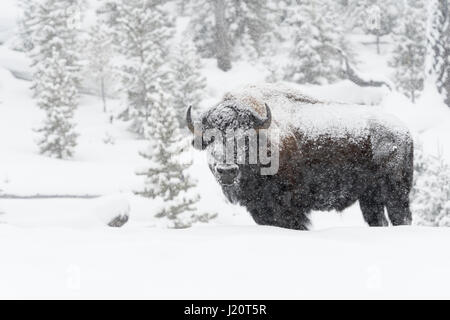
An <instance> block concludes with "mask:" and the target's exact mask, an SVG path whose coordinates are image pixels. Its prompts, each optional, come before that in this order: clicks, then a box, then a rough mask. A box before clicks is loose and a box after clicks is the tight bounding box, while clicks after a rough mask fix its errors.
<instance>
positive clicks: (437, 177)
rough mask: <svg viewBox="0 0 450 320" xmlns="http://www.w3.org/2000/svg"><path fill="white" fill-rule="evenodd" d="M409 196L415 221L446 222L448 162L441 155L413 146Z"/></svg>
mask: <svg viewBox="0 0 450 320" xmlns="http://www.w3.org/2000/svg"><path fill="white" fill-rule="evenodd" d="M411 199H412V208H413V212H414V213H415V215H416V216H415V218H414V220H415V223H416V224H419V225H425V226H435V227H444V226H445V227H449V226H450V166H449V165H448V163H447V162H446V161H445V159H444V158H443V157H442V156H441V155H438V156H431V155H426V154H424V152H423V150H422V149H421V148H420V147H418V148H416V151H415V156H414V187H413V190H412V193H411Z"/></svg>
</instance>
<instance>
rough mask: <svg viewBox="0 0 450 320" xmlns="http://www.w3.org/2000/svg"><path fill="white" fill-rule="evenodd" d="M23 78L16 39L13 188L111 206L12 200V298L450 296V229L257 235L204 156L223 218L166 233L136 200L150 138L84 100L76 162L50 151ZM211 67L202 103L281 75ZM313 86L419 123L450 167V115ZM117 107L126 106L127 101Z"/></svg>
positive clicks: (7, 259)
mask: <svg viewBox="0 0 450 320" xmlns="http://www.w3.org/2000/svg"><path fill="white" fill-rule="evenodd" d="M13 2H14V1H7V3H8V6H7V7H6V8H9V9H10V10H9V9H8V10H9V11H8V10H6V11H4V12H3V13H4V15H5V17H8V19H10V18H9V17H13V13H14V10H15V7H14V5H11V3H13ZM5 3H6V2H5ZM2 8H3V4H2ZM2 16H3V15H2ZM8 19H3V20H2V21H4V23H5V26H3V25H0V27H1V30H0V40H2V41H7V40H8V36H7V35H8V34H10V33H11V30H10V29H11V27H10V26H11V22H10V21H9V20H8ZM0 20H1V19H0ZM2 30H3V31H5V32H4V33H2V32H1V31H2ZM363 40H364V39H361V38H360V37H358V36H355V37H354V39H352V41H353V43H354V45H355V51H356V52H358V54H359V55H360V57H359V58H360V60H361V61H362V63H361V68H362V69H363V71H366V72H371V73H372V72H373V71H379V72H381V73H382V74H383V75H384V76H389V74H390V70H389V69H388V68H387V67H386V63H385V59H380V57H379V56H377V55H376V54H375V53H374V49H373V47H370V46H366V45H364V44H363V42H364V41H363ZM388 49H389V48H384V50H387V51H388ZM384 53H385V52H384ZM10 71H13V72H14V71H19V72H21V73H26V72H28V68H27V61H26V58H25V57H24V56H23V55H21V54H19V53H17V52H14V51H11V49H9V47H8V46H7V44H4V45H1V46H0V150H1V151H0V190H1V192H2V193H3V194H11V195H19V196H34V195H39V194H40V195H71V196H74V195H76V196H85V195H93V196H106V198H94V199H2V198H0V257H2V263H1V264H0V297H1V298H273V299H278V298H395V297H408V298H450V289H449V288H450V254H449V253H448V252H449V250H448V248H447V247H448V243H450V231H449V230H448V229H446V228H441V229H429V228H417V227H404V228H395V229H394V228H383V229H373V228H368V227H367V226H366V225H365V224H364V222H363V220H362V217H361V213H360V211H359V208H358V206H357V205H356V206H353V207H351V208H349V209H348V210H346V211H345V212H343V213H341V214H336V213H333V212H332V213H315V214H313V223H314V231H311V232H296V231H290V230H282V229H277V228H269V227H261V226H256V225H255V224H254V222H253V221H252V220H251V218H250V217H249V215H248V214H247V213H246V212H245V210H244V209H243V208H239V207H236V206H232V205H230V204H228V203H226V202H225V199H224V197H223V196H222V194H221V191H220V189H219V187H218V185H217V184H216V183H215V181H214V179H213V177H212V175H211V174H210V173H209V171H208V169H207V167H206V163H205V159H204V155H203V154H201V153H194V152H193V154H192V155H193V157H194V160H195V162H194V166H193V168H192V175H194V176H195V177H196V178H197V179H198V180H199V189H198V190H199V192H200V193H201V195H202V202H201V204H200V210H202V211H213V212H218V213H219V218H218V219H216V221H214V223H212V224H211V225H208V226H202V227H195V228H192V229H189V230H167V229H161V228H155V227H154V226H155V220H154V218H153V216H152V204H151V202H149V201H148V200H145V199H141V198H139V197H136V196H133V195H132V191H133V190H134V189H136V188H138V187H139V185H140V180H139V179H138V178H137V177H136V175H135V174H134V172H135V170H136V169H137V168H139V167H140V166H141V165H142V164H144V163H145V162H144V161H143V159H141V158H140V157H139V156H138V152H137V151H138V150H140V149H142V148H144V147H145V145H146V143H145V141H140V140H136V138H135V137H134V136H133V135H131V134H130V133H129V132H127V130H126V124H123V123H121V122H115V123H114V124H113V125H111V124H109V122H108V118H109V116H108V114H105V113H103V112H102V106H101V102H100V99H98V98H97V97H93V96H88V95H84V96H82V99H81V105H80V108H79V110H78V111H77V114H76V117H77V119H76V121H77V123H78V131H79V132H80V134H81V136H80V140H79V146H78V147H77V153H76V155H75V157H74V159H72V160H69V161H60V160H54V159H50V158H47V157H43V156H40V155H38V154H37V150H36V146H35V143H34V138H35V135H34V133H33V131H32V128H35V127H36V126H37V125H38V124H39V123H40V121H41V112H40V111H39V110H38V108H37V107H36V105H35V103H34V101H33V100H32V99H31V94H30V90H29V87H30V83H29V82H27V81H24V80H19V79H17V78H15V77H14V76H13V75H12V73H11V72H10ZM204 71H205V72H204V73H205V76H206V77H207V80H208V88H207V97H206V99H205V100H204V103H203V104H202V106H199V108H200V107H201V108H204V107H207V106H208V105H210V104H211V103H213V102H215V101H216V100H217V99H219V98H220V97H221V95H222V94H223V93H224V92H226V91H227V90H229V89H232V88H233V87H235V86H237V85H239V84H246V83H256V82H262V81H263V79H264V77H265V75H266V74H267V71H266V70H264V69H262V68H261V67H258V66H251V65H249V64H246V63H236V64H235V65H234V68H233V70H232V71H231V72H229V73H223V72H221V71H219V70H218V69H216V68H215V62H214V61H211V60H207V61H205V70H204ZM304 90H305V92H306V93H309V94H312V95H315V96H318V97H321V98H323V99H333V100H339V101H347V102H354V103H365V104H380V105H381V106H382V107H383V108H384V109H385V110H386V111H387V112H391V113H393V114H396V115H397V116H398V117H400V118H401V119H402V120H403V121H404V122H405V123H407V124H408V126H409V127H410V129H411V131H412V132H413V133H414V135H415V137H416V139H417V141H420V143H421V144H423V146H424V149H425V150H426V151H427V152H428V153H434V154H436V153H438V152H440V153H442V154H444V156H445V157H446V158H447V159H449V160H450V148H448V143H447V145H445V141H448V138H449V137H450V114H449V112H448V110H439V109H437V108H436V110H434V109H433V111H430V109H429V108H426V109H425V108H423V104H422V105H420V104H418V105H417V106H412V105H411V104H410V103H409V102H408V100H407V99H406V98H403V97H401V96H399V95H398V94H392V93H389V92H387V91H386V90H384V89H361V88H358V87H356V86H354V85H353V84H351V83H349V82H347V81H343V82H340V83H337V84H335V85H332V86H328V87H322V88H320V87H305V88H304ZM424 101H432V100H430V99H428V100H425V99H424ZM423 103H426V102H423ZM108 105H109V108H110V110H112V111H115V110H118V108H120V102H119V101H116V100H109V101H108ZM105 137H112V138H113V140H114V144H107V143H105V142H104V140H105ZM118 199H122V200H118ZM123 199H125V200H123ZM117 201H118V202H117ZM124 201H125V202H126V203H125V205H124V204H123V202H124ZM117 203H119V204H120V205H119V206H120V207H126V206H127V205H129V206H130V210H131V211H130V220H129V222H128V223H127V224H126V225H125V226H124V227H123V228H120V229H114V228H109V227H107V226H106V223H105V221H107V219H108V214H109V213H108V209H109V208H111V206H114V207H115V206H116V204H117ZM114 209H116V208H111V210H112V211H114ZM105 210H106V212H105ZM105 216H106V217H105Z"/></svg>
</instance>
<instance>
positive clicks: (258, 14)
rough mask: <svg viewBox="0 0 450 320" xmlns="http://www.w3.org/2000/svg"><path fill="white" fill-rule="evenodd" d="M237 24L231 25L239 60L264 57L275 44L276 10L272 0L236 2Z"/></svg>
mask: <svg viewBox="0 0 450 320" xmlns="http://www.w3.org/2000/svg"><path fill="white" fill-rule="evenodd" d="M234 10H235V19H234V20H235V23H233V24H232V25H231V32H233V38H234V39H236V43H235V47H237V48H236V49H238V51H239V52H238V54H239V58H241V57H245V58H247V59H249V60H254V59H257V58H259V57H261V56H263V55H264V54H265V53H266V52H267V51H268V50H270V47H269V45H270V44H272V43H273V40H274V39H273V37H274V33H273V32H271V31H273V30H274V23H275V21H276V20H275V19H276V15H275V10H274V8H272V7H271V1H270V0H235V8H234Z"/></svg>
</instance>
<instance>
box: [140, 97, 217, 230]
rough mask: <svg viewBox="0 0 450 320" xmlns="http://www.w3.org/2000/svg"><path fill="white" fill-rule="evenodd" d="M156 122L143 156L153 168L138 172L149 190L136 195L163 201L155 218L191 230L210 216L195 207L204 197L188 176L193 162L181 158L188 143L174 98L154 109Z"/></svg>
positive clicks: (175, 226)
mask: <svg viewBox="0 0 450 320" xmlns="http://www.w3.org/2000/svg"><path fill="white" fill-rule="evenodd" d="M152 119H153V120H154V126H153V128H152V132H151V134H152V138H153V139H152V143H151V144H150V145H149V148H148V150H147V151H145V152H141V153H140V154H141V156H142V157H144V158H145V159H147V160H149V162H150V165H149V167H148V168H146V169H145V170H142V171H138V172H137V175H139V176H144V177H145V187H144V190H142V191H136V192H135V193H136V194H138V195H141V196H143V197H147V198H151V199H155V200H156V201H159V203H160V205H159V207H158V208H157V209H156V211H155V216H156V217H157V218H165V219H167V223H168V226H169V227H172V228H187V227H190V226H191V225H192V223H194V222H197V221H199V220H201V219H208V217H209V216H205V215H198V214H197V213H196V206H195V205H196V203H197V202H198V201H199V199H200V197H199V195H198V194H194V193H193V190H192V188H193V187H194V186H195V181H194V180H193V179H192V178H191V177H190V176H189V174H188V173H187V169H188V168H189V167H190V166H191V162H188V161H186V162H183V160H182V159H181V158H182V153H183V149H186V148H185V147H186V140H185V139H183V137H182V135H181V134H180V131H179V129H178V122H177V119H176V116H175V112H174V109H173V107H172V104H171V103H170V99H169V98H168V97H166V96H164V94H161V95H160V99H159V100H158V101H157V102H156V103H155V104H154V106H153V109H152ZM210 218H213V216H210Z"/></svg>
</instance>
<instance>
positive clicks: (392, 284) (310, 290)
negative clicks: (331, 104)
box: [0, 225, 450, 299]
mask: <svg viewBox="0 0 450 320" xmlns="http://www.w3.org/2000/svg"><path fill="white" fill-rule="evenodd" d="M449 241H450V233H449V232H448V230H445V229H421V228H411V227H405V228H396V229H392V228H391V229H375V228H339V229H329V230H323V231H316V232H295V231H288V230H281V229H276V228H268V227H256V226H248V227H244V226H241V227H237V226H234V227H226V226H221V227H204V228H193V229H187V230H177V231H175V230H163V229H157V228H151V229H150V228H126V227H125V228H124V229H111V228H92V229H86V228H83V229H73V228H61V227H41V228H18V227H14V226H10V225H2V226H0V243H2V245H1V247H0V255H1V257H2V264H1V266H0V271H1V272H0V297H2V298H203V299H206V298H209V299H211V298H233V299H236V298H242V299H244V298H245V299H250V298H252V299H255V298H260V299H282V298H286V299H292V298H449V297H450V292H449V289H448V288H449V287H450V273H449V268H450V254H449V253H448V248H447V246H448V243H449Z"/></svg>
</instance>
